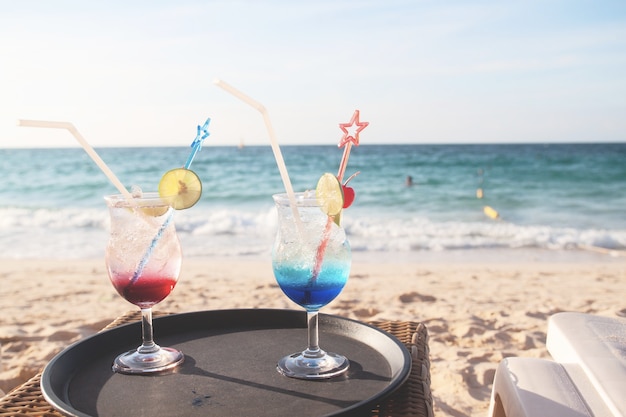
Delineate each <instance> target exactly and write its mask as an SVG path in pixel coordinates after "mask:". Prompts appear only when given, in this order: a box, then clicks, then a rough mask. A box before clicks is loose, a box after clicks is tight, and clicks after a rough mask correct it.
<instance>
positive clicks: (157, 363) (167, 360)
mask: <svg viewBox="0 0 626 417" xmlns="http://www.w3.org/2000/svg"><path fill="white" fill-rule="evenodd" d="M184 360H185V355H183V353H182V352H180V351H178V350H176V349H172V348H168V347H165V348H159V349H158V350H156V351H155V352H150V353H139V352H138V351H137V350H136V349H135V350H131V351H128V352H126V353H122V354H121V355H119V356H118V357H117V358H115V361H114V362H113V371H115V372H119V373H121V374H135V375H136V374H150V373H155V372H162V371H167V370H169V369H172V368H175V367H176V366H178V365H180V364H181V363H183V361H184Z"/></svg>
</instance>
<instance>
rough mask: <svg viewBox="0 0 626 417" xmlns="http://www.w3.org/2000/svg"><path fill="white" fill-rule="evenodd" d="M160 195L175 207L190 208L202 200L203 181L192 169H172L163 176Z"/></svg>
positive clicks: (180, 208)
mask: <svg viewBox="0 0 626 417" xmlns="http://www.w3.org/2000/svg"><path fill="white" fill-rule="evenodd" d="M159 195H160V196H161V198H163V199H164V200H166V201H167V202H168V203H169V205H170V206H171V207H172V208H173V209H176V210H184V209H188V208H189V207H192V206H193V205H194V204H196V203H197V202H198V200H200V196H201V195H202V182H201V181H200V178H199V177H198V175H197V174H196V173H195V172H193V171H192V170H190V169H186V168H175V169H171V170H169V171H167V172H166V173H165V174H163V177H161V181H160V182H159Z"/></svg>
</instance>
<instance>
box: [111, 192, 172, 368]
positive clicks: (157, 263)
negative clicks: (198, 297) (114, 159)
mask: <svg viewBox="0 0 626 417" xmlns="http://www.w3.org/2000/svg"><path fill="white" fill-rule="evenodd" d="M105 201H106V203H107V206H108V208H109V214H110V218H111V230H110V236H109V242H108V245H107V248H106V255H105V261H106V267H107V270H108V273H109V278H110V279H111V283H112V284H113V286H114V287H115V289H116V290H117V292H118V293H119V294H120V295H121V296H122V297H124V298H125V299H126V300H127V301H128V302H130V303H132V304H134V305H136V306H138V307H139V308H140V309H141V315H142V321H141V324H142V336H143V343H142V345H141V346H139V347H138V348H137V349H134V350H131V351H129V352H126V353H122V354H121V355H119V356H118V357H117V358H116V359H115V361H114V363H113V370H114V371H115V372H120V373H124V374H146V373H154V372H160V371H164V370H168V369H171V368H174V367H175V366H177V365H178V364H180V363H182V362H183V360H184V358H185V357H184V355H183V354H182V353H181V352H179V351H178V350H175V349H172V348H167V347H160V346H159V345H157V344H156V343H154V339H153V330H152V307H153V306H154V305H155V304H157V303H159V302H160V301H162V300H163V299H165V297H167V296H168V295H169V293H170V292H171V291H172V290H173V289H174V286H175V285H176V282H177V281H178V275H179V273H180V268H181V261H182V253H181V247H180V242H179V240H178V236H177V235H176V229H175V227H174V222H173V221H171V220H172V214H173V213H172V212H171V209H170V206H169V205H168V203H167V202H166V201H164V200H163V199H161V198H160V197H159V195H158V194H157V193H144V194H143V195H142V196H141V197H139V198H133V199H132V201H129V200H128V199H127V197H125V196H122V195H111V196H106V197H105Z"/></svg>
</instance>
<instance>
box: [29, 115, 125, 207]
mask: <svg viewBox="0 0 626 417" xmlns="http://www.w3.org/2000/svg"><path fill="white" fill-rule="evenodd" d="M17 125H18V126H24V127H46V128H53V129H67V130H68V131H69V132H70V133H71V134H72V136H74V138H75V139H76V140H77V141H78V143H79V144H80V145H81V146H82V147H83V149H84V150H85V152H86V153H87V155H89V156H90V157H91V159H92V160H93V161H94V162H95V163H96V165H97V166H98V167H99V168H100V169H101V170H102V172H103V173H104V175H106V176H107V178H108V179H109V180H110V181H111V183H113V185H114V186H115V188H117V190H118V191H119V192H120V193H121V194H122V195H123V196H124V198H126V199H127V200H128V201H132V200H133V197H132V195H131V194H130V193H129V192H128V190H127V189H126V187H124V185H122V182H121V181H120V180H119V179H118V178H117V177H116V176H115V174H114V173H113V171H111V169H110V168H109V167H108V166H107V164H105V163H104V161H103V160H102V158H100V155H98V153H97V152H96V151H95V150H94V149H93V148H92V147H91V145H90V144H89V143H88V142H87V141H86V140H85V138H84V137H83V136H82V135H81V134H80V132H79V131H78V129H76V128H75V127H74V125H73V124H72V123H69V122H51V121H45V120H22V119H20V120H18V121H17Z"/></svg>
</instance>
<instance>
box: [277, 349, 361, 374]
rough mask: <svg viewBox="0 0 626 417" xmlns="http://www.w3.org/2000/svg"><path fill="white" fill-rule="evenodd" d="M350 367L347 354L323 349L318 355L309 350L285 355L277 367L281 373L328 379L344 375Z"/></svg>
mask: <svg viewBox="0 0 626 417" xmlns="http://www.w3.org/2000/svg"><path fill="white" fill-rule="evenodd" d="M349 367H350V361H349V360H348V358H346V357H345V356H342V355H339V354H337V353H332V352H324V351H321V354H318V355H316V356H309V355H307V351H304V352H299V353H294V354H293V355H289V356H285V357H284V358H282V359H281V360H279V361H278V365H276V369H277V370H278V372H280V373H281V374H283V375H285V376H288V377H290V378H298V379H328V378H333V377H336V376H339V375H343V374H344V373H345V372H346V371H347V370H348V368H349Z"/></svg>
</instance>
